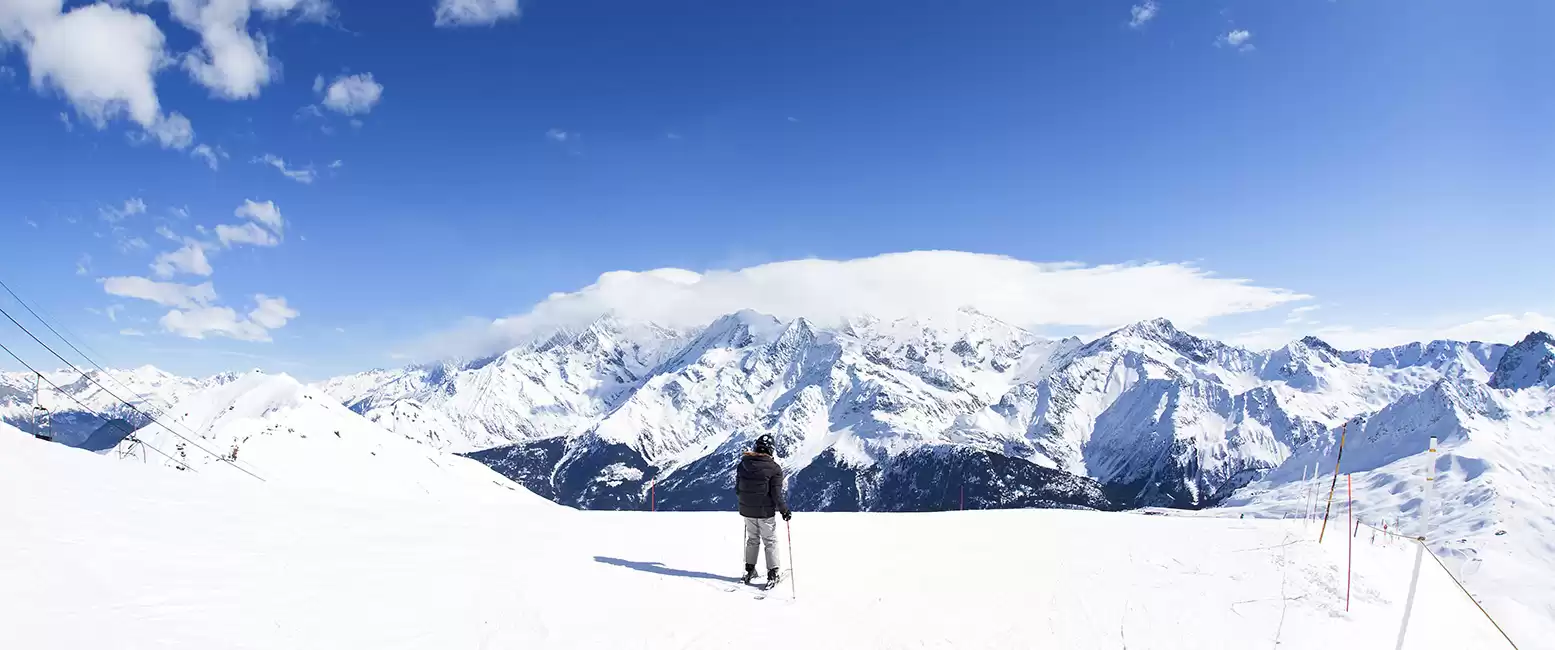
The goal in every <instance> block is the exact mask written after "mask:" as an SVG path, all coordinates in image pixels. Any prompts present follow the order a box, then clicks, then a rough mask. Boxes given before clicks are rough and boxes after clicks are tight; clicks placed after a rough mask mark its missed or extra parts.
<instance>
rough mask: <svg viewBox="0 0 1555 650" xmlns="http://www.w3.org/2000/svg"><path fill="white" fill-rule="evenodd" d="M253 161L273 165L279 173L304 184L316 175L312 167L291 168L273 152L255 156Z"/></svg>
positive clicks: (311, 180) (310, 181)
mask: <svg viewBox="0 0 1555 650" xmlns="http://www.w3.org/2000/svg"><path fill="white" fill-rule="evenodd" d="M254 162H256V163H260V164H265V165H269V166H271V167H274V168H276V169H278V170H280V171H281V174H283V175H285V176H286V177H287V178H290V179H292V180H294V181H297V182H298V183H302V184H305V185H306V184H308V183H312V182H313V179H314V178H315V177H316V176H317V174H316V173H315V172H314V171H313V170H312V169H292V168H289V167H287V166H286V161H285V160H282V159H281V157H280V156H276V155H274V154H268V153H267V154H265V155H263V156H260V157H258V158H255V159H254Z"/></svg>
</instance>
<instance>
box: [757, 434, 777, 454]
mask: <svg viewBox="0 0 1555 650" xmlns="http://www.w3.org/2000/svg"><path fill="white" fill-rule="evenodd" d="M772 448H773V444H772V436H771V435H769V434H765V433H763V434H761V435H759V436H756V444H755V446H753V447H752V449H753V450H755V452H756V453H758V454H771V453H772Z"/></svg>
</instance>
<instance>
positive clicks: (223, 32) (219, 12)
mask: <svg viewBox="0 0 1555 650" xmlns="http://www.w3.org/2000/svg"><path fill="white" fill-rule="evenodd" d="M168 8H169V10H170V13H171V14H172V16H173V19H174V20H176V21H178V22H179V23H181V24H183V25H184V26H185V27H188V28H189V29H192V30H194V31H195V32H197V33H198V34H199V35H200V45H199V47H197V48H195V49H194V50H192V51H190V52H188V53H187V54H185V55H184V56H183V58H182V64H183V67H184V70H185V71H187V72H188V73H189V76H190V78H192V79H194V80H195V82H197V83H199V84H200V85H202V86H205V87H206V88H207V89H209V90H210V91H211V94H212V95H214V96H216V97H220V98H222V99H234V100H235V99H250V98H253V97H258V96H259V92H260V89H261V88H263V87H264V86H265V85H266V84H269V83H270V81H271V80H272V79H273V78H274V77H275V76H276V75H277V73H278V72H279V69H280V63H279V62H278V61H276V60H275V59H274V58H272V57H271V56H270V45H269V42H268V41H267V40H266V39H265V37H264V36H263V35H256V34H253V33H251V32H250V31H249V29H248V19H249V16H250V14H252V13H253V12H255V11H258V12H260V13H261V14H262V15H263V16H265V17H267V18H281V17H284V16H286V15H288V14H291V13H296V14H297V15H298V16H299V17H300V18H302V19H304V20H319V21H323V20H325V19H327V18H328V16H329V13H330V7H329V3H328V2H326V1H325V0H168Z"/></svg>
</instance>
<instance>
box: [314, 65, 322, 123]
mask: <svg viewBox="0 0 1555 650" xmlns="http://www.w3.org/2000/svg"><path fill="white" fill-rule="evenodd" d="M313 92H315V93H320V92H324V75H318V76H316V77H314V78H313ZM318 109H319V107H317V106H314V107H313V110H314V111H318ZM318 114H319V115H323V113H318Z"/></svg>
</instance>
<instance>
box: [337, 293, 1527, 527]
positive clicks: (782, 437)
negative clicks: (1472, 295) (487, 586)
mask: <svg viewBox="0 0 1555 650" xmlns="http://www.w3.org/2000/svg"><path fill="white" fill-rule="evenodd" d="M1552 359H1555V348H1552V347H1551V346H1550V344H1549V337H1548V336H1547V335H1545V334H1542V333H1535V334H1532V335H1530V336H1529V337H1528V339H1526V340H1524V341H1522V342H1521V343H1518V344H1517V345H1515V346H1507V345H1503V344H1486V343H1479V342H1469V343H1465V342H1457V341H1433V342H1429V343H1414V344H1409V345H1405V346H1399V347H1394V348H1384V349H1377V350H1338V349H1336V348H1334V347H1333V346H1331V345H1329V344H1327V343H1325V342H1323V341H1322V340H1320V339H1317V338H1314V337H1307V338H1304V339H1301V340H1298V341H1294V342H1291V343H1290V344H1288V345H1286V346H1284V347H1281V348H1279V349H1277V350H1272V351H1267V352H1254V351H1250V350H1246V349H1243V348H1239V347H1234V346H1230V345H1226V344H1223V343H1220V342H1217V341H1213V340H1210V339H1205V338H1201V337H1197V336H1194V335H1192V334H1188V333H1186V332H1183V331H1181V330H1179V329H1177V328H1176V327H1174V326H1173V325H1172V323H1170V322H1168V321H1165V320H1153V321H1146V322H1141V323H1136V324H1134V325H1130V326H1128V327H1124V328H1121V329H1119V330H1117V331H1114V332H1111V333H1109V334H1107V335H1105V336H1102V337H1100V338H1098V339H1096V340H1094V341H1090V342H1088V343H1087V342H1082V341H1080V340H1079V339H1076V338H1069V339H1062V340H1053V339H1047V338H1043V337H1040V336H1036V335H1034V334H1032V333H1030V332H1028V331H1025V330H1023V329H1021V328H1019V327H1015V326H1013V325H1010V324H1008V323H1004V322H1001V321H999V320H997V319H995V318H992V317H989V316H987V315H984V314H981V313H978V312H975V311H971V310H964V311H962V312H960V313H957V314H955V315H954V316H951V317H944V318H932V319H931V318H920V319H905V320H900V321H881V320H878V319H869V318H860V319H856V320H853V321H850V322H847V323H844V324H842V325H840V326H836V327H821V326H818V325H816V324H815V323H812V322H810V321H808V320H806V319H803V318H800V319H795V320H792V321H787V322H783V321H779V320H777V319H775V318H772V317H770V316H766V315H763V314H759V313H755V312H750V311H744V312H738V313H734V314H729V315H727V316H724V317H722V318H720V319H718V320H717V321H715V322H713V323H711V324H709V325H708V326H706V327H703V328H699V329H693V330H690V331H684V330H674V329H670V328H663V327H658V326H654V325H651V324H644V323H627V322H622V321H619V320H616V319H613V318H608V317H607V318H602V319H600V320H598V321H596V322H594V323H592V324H591V325H589V326H588V327H586V328H581V329H577V330H562V331H558V332H556V333H555V334H554V335H552V336H548V337H545V338H542V339H539V340H536V341H535V342H533V343H530V344H526V345H521V346H519V347H516V348H513V349H511V350H508V351H507V352H504V353H503V354H500V355H497V356H494V357H490V358H486V359H481V360H478V361H475V362H470V363H463V364H436V365H429V366H416V367H411V368H406V369H402V370H397V371H372V372H368V373H362V374H358V375H351V376H347V377H341V378H336V379H333V380H330V381H328V382H325V383H324V384H322V385H321V386H320V388H321V389H322V390H323V391H325V392H326V393H328V394H330V395H332V396H333V397H335V398H336V399H338V400H340V401H341V402H342V403H344V404H346V405H347V406H349V407H350V408H351V409H352V410H354V411H356V412H358V413H361V414H362V415H364V416H366V417H367V418H368V419H370V420H372V421H374V422H377V423H378V424H379V425H380V426H382V427H384V428H385V429H388V430H390V431H394V432H396V433H399V434H401V435H404V436H407V437H410V438H413V439H417V440H420V441H423V442H425V443H427V444H430V445H433V446H436V447H438V448H441V449H447V450H450V451H456V452H461V453H466V454H468V455H470V456H471V457H473V458H476V459H477V460H480V461H482V462H484V463H486V464H488V465H490V466H491V467H493V468H495V469H497V470H498V471H499V472H501V473H503V474H504V475H506V476H508V477H510V478H512V479H514V480H515V481H518V482H519V483H521V484H523V485H525V486H526V487H528V488H530V489H531V490H533V491H535V492H536V493H538V494H541V495H542V496H545V497H547V498H551V499H553V500H556V501H558V502H560V503H563V504H567V505H573V506H578V507H584V508H646V507H648V504H647V500H648V499H650V498H652V499H655V501H656V504H655V505H656V507H659V508H665V509H728V508H731V507H732V504H733V501H732V493H731V490H730V489H729V486H728V483H729V481H728V476H729V472H730V468H731V467H732V466H733V464H734V462H735V461H736V460H737V458H738V456H739V454H740V453H742V452H743V450H745V449H747V448H748V447H749V444H750V442H751V441H752V440H753V439H754V438H755V437H756V436H758V435H761V434H771V435H773V436H774V438H776V440H777V446H778V455H779V457H780V459H781V460H782V462H783V464H784V465H785V467H786V469H787V471H788V472H789V475H790V477H791V478H790V491H791V499H792V501H793V502H794V505H795V507H799V508H805V509H813V510H938V509H948V508H955V507H961V505H962V504H963V503H964V504H965V506H966V507H969V508H971V507H976V508H982V507H1000V506H1031V505H1045V506H1078V507H1092V508H1102V507H1135V506H1178V507H1202V506H1207V505H1212V504H1215V503H1218V502H1220V501H1222V500H1224V499H1226V498H1227V497H1229V496H1230V495H1231V494H1232V493H1233V492H1235V491H1236V490H1238V489H1240V488H1243V487H1244V486H1247V485H1249V484H1251V483H1253V482H1255V481H1258V480H1261V479H1263V478H1264V477H1265V476H1267V475H1269V474H1270V473H1271V472H1273V471H1274V470H1277V469H1279V468H1281V467H1282V466H1284V465H1286V463H1287V462H1288V461H1289V459H1291V458H1292V457H1293V456H1300V455H1303V454H1310V453H1317V452H1316V451H1314V450H1321V449H1325V448H1326V447H1325V445H1329V444H1330V441H1331V440H1332V439H1334V438H1335V436H1336V434H1337V430H1338V428H1339V427H1340V426H1341V425H1344V424H1345V423H1347V422H1351V421H1353V420H1355V419H1356V418H1365V417H1369V416H1373V415H1375V414H1379V413H1382V412H1384V411H1385V410H1388V409H1392V410H1393V411H1397V410H1401V409H1410V408H1424V407H1420V406H1411V405H1412V404H1416V403H1417V402H1419V401H1420V400H1421V399H1422V398H1421V396H1422V395H1426V394H1429V393H1430V392H1431V391H1440V390H1460V388H1461V390H1467V391H1471V392H1472V391H1474V390H1485V391H1492V392H1498V391H1499V392H1517V391H1524V390H1531V389H1535V388H1538V387H1541V386H1545V387H1547V386H1548V385H1550V383H1551V382H1552V381H1555V373H1551V372H1550V364H1551V363H1555V362H1552ZM1499 392H1498V393H1497V394H1499ZM1418 451H1419V450H1418V449H1409V450H1407V452H1408V453H1409V454H1413V453H1416V452H1418ZM1400 453H1403V450H1401V451H1400ZM1298 478H1299V476H1298ZM650 486H652V487H650Z"/></svg>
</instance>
